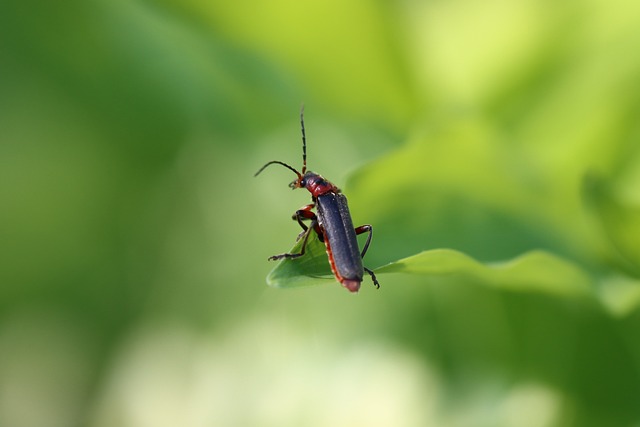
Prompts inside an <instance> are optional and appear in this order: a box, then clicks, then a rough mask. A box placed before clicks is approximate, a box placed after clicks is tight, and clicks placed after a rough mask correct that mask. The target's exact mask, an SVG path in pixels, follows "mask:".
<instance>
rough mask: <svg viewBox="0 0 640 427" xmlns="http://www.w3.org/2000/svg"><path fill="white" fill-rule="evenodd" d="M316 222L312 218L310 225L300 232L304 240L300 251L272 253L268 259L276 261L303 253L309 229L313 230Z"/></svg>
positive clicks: (296, 256)
mask: <svg viewBox="0 0 640 427" xmlns="http://www.w3.org/2000/svg"><path fill="white" fill-rule="evenodd" d="M317 224H318V221H317V220H316V219H313V220H312V222H311V224H310V227H307V229H306V230H305V231H303V232H302V233H301V235H303V236H304V240H303V241H302V248H301V249H300V253H297V254H289V253H286V254H280V255H273V256H270V257H269V258H268V259H269V261H276V260H279V259H283V258H287V259H293V258H298V257H301V256H302V255H304V251H305V249H306V248H307V242H308V241H309V236H310V235H311V230H315V229H316V228H317ZM300 237H301V236H298V239H299V238H300Z"/></svg>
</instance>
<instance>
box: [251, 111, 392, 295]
mask: <svg viewBox="0 0 640 427" xmlns="http://www.w3.org/2000/svg"><path fill="white" fill-rule="evenodd" d="M300 126H301V128H302V171H301V172H298V171H297V170H296V169H295V168H293V167H292V166H289V165H288V164H286V163H284V162H281V161H279V160H273V161H270V162H268V163H267V164H265V165H264V166H262V167H261V168H260V170H258V172H256V173H255V175H254V176H258V175H259V174H260V173H261V172H262V171H263V170H265V168H267V167H268V166H270V165H274V164H277V165H281V166H284V167H285V168H287V169H289V170H291V171H292V172H293V173H295V174H296V176H297V178H296V179H295V180H294V181H293V182H291V183H290V184H289V187H291V188H292V189H293V190H295V189H296V188H305V189H306V190H307V191H309V193H311V203H310V204H308V205H305V206H303V207H302V208H300V209H298V210H297V211H296V212H295V213H294V214H293V216H292V217H291V218H292V219H293V220H295V221H297V222H298V224H300V227H302V232H301V233H300V234H299V235H298V237H297V239H296V241H299V240H300V239H303V241H302V248H301V249H300V252H299V253H284V254H279V255H273V256H270V257H269V260H270V261H275V260H280V259H284V258H287V259H295V258H299V257H301V256H303V255H304V253H305V248H306V246H307V242H308V241H309V236H311V234H312V231H313V232H315V233H316V235H317V236H318V238H319V239H320V241H321V242H323V243H324V245H325V248H326V251H327V256H328V257H329V265H330V266H331V271H332V272H333V275H334V276H335V278H336V280H337V281H338V282H340V283H341V284H342V286H344V287H345V288H347V289H348V290H349V291H351V292H358V290H359V289H360V283H362V278H363V276H364V272H365V271H366V272H367V273H368V274H369V275H370V276H371V280H372V281H373V284H374V285H375V287H376V288H378V289H379V288H380V283H378V279H377V278H376V275H375V274H374V272H373V271H372V270H370V269H368V268H367V267H365V266H364V265H363V263H362V259H363V258H364V255H365V254H366V253H367V249H369V244H370V243H371V237H372V235H373V227H371V225H370V224H365V225H361V226H359V227H354V226H353V221H352V220H351V213H350V212H349V206H348V205H347V198H346V197H345V196H344V194H342V192H341V191H340V189H339V188H338V187H336V186H335V185H334V184H332V183H331V182H329V181H327V180H326V179H325V178H324V177H322V176H321V175H319V174H317V173H315V172H311V171H308V170H307V138H306V135H305V128H304V108H302V109H301V111H300ZM313 208H316V210H317V214H315V213H314V212H313V211H312V209H313ZM304 221H310V223H309V225H308V226H307V225H306V224H305V223H304ZM363 233H369V235H368V236H367V240H366V242H365V244H364V247H363V249H362V252H360V249H359V247H358V240H357V238H356V235H359V234H363Z"/></svg>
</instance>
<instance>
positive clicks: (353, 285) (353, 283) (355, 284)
mask: <svg viewBox="0 0 640 427" xmlns="http://www.w3.org/2000/svg"><path fill="white" fill-rule="evenodd" d="M342 286H344V287H345V288H347V289H349V290H350V291H351V292H358V290H359V289H360V281H359V280H349V279H343V280H342Z"/></svg>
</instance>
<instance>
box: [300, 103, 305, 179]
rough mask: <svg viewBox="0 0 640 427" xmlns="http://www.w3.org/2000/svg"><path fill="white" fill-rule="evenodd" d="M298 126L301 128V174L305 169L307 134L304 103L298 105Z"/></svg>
mask: <svg viewBox="0 0 640 427" xmlns="http://www.w3.org/2000/svg"><path fill="white" fill-rule="evenodd" d="M300 127H301V128H302V174H303V175H304V173H305V172H306V171H307V136H306V135H305V132H304V104H302V107H300Z"/></svg>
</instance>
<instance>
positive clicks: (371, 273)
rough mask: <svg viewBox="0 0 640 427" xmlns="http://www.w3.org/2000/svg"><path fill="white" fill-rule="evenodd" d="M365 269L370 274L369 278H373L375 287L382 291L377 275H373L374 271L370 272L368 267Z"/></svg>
mask: <svg viewBox="0 0 640 427" xmlns="http://www.w3.org/2000/svg"><path fill="white" fill-rule="evenodd" d="M363 268H364V271H366V272H367V273H369V276H371V280H373V285H374V286H375V287H376V289H380V283H378V279H376V275H375V274H374V273H373V271H371V270H369V269H368V268H367V267H363Z"/></svg>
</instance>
